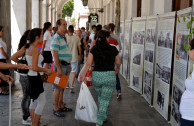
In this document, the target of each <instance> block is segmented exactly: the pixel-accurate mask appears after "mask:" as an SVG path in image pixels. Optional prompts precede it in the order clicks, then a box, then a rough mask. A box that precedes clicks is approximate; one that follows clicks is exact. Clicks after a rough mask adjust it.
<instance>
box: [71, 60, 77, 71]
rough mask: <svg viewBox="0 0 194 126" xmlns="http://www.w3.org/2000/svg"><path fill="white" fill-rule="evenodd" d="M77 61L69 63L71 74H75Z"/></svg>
mask: <svg viewBox="0 0 194 126" xmlns="http://www.w3.org/2000/svg"><path fill="white" fill-rule="evenodd" d="M77 68H78V61H76V62H72V63H71V72H77Z"/></svg>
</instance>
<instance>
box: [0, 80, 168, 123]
mask: <svg viewBox="0 0 194 126" xmlns="http://www.w3.org/2000/svg"><path fill="white" fill-rule="evenodd" d="M120 80H121V84H122V85H121V86H122V100H120V101H118V100H117V99H116V91H114V93H113V96H112V99H111V102H110V106H109V116H108V122H107V123H105V124H104V125H103V126H170V124H168V123H167V121H166V120H165V119H164V118H163V117H162V116H161V115H160V114H159V113H158V112H157V111H156V110H155V109H154V108H150V107H149V105H148V103H147V102H146V101H145V100H144V98H143V97H141V96H140V94H138V93H136V92H135V91H133V90H131V89H130V88H128V87H127V82H126V81H125V80H124V78H122V77H120ZM79 88H80V84H79V83H78V82H77V81H76V83H75V93H74V94H71V93H70V92H69V91H70V90H69V89H66V90H65V93H64V100H65V102H66V103H67V106H68V107H70V108H72V109H73V112H67V113H65V115H66V116H65V117H64V118H57V117H55V116H54V115H53V114H52V111H53V95H52V85H51V84H49V83H46V84H45V91H46V97H47V103H46V106H45V108H44V112H43V115H42V117H41V122H43V123H44V124H47V125H48V126H95V124H93V123H86V122H83V121H77V120H75V106H76V100H77V97H78V95H79ZM90 90H91V93H92V95H93V97H94V99H95V101H97V96H96V92H95V90H94V89H93V88H92V87H91V88H90ZM12 92H13V94H12V126H22V123H21V121H22V110H21V99H22V91H21V86H20V84H16V85H15V87H14V88H12ZM8 103H9V96H2V95H1V96H0V126H8V117H9V116H8V106H9V104H8Z"/></svg>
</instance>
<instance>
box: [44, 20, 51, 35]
mask: <svg viewBox="0 0 194 126" xmlns="http://www.w3.org/2000/svg"><path fill="white" fill-rule="evenodd" d="M50 26H51V23H50V22H45V23H44V28H43V35H44V33H45V32H46V30H47V29H48V28H49V27H50Z"/></svg>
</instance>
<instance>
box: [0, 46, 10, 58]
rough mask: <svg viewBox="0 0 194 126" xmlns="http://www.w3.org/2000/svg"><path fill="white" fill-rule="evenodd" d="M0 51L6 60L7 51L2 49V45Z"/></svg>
mask: <svg viewBox="0 0 194 126" xmlns="http://www.w3.org/2000/svg"><path fill="white" fill-rule="evenodd" d="M0 52H1V53H2V54H3V55H4V56H5V57H6V60H9V56H8V55H7V53H6V52H5V51H4V49H3V47H1V48H0Z"/></svg>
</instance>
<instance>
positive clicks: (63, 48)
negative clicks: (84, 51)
mask: <svg viewBox="0 0 194 126" xmlns="http://www.w3.org/2000/svg"><path fill="white" fill-rule="evenodd" d="M51 49H52V50H54V51H58V56H59V60H64V61H66V62H68V63H70V62H71V59H72V54H71V51H70V49H69V46H68V44H67V42H66V38H65V37H63V36H62V35H60V34H59V33H58V32H56V34H55V35H54V36H53V37H52V41H51Z"/></svg>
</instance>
